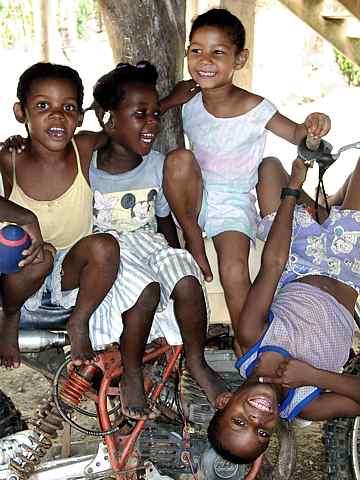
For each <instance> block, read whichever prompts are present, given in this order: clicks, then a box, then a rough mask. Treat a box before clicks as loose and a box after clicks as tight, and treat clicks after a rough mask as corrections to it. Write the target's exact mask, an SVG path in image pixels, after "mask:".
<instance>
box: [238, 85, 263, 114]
mask: <svg viewBox="0 0 360 480" xmlns="http://www.w3.org/2000/svg"><path fill="white" fill-rule="evenodd" d="M235 98H236V104H237V107H238V108H239V109H240V111H239V114H244V113H247V112H250V110H252V109H253V108H255V107H257V106H258V105H259V104H260V103H261V102H262V101H263V100H264V98H263V97H261V96H260V95H256V94H255V93H252V92H249V91H248V90H243V89H242V88H238V89H237V90H236V97H235Z"/></svg>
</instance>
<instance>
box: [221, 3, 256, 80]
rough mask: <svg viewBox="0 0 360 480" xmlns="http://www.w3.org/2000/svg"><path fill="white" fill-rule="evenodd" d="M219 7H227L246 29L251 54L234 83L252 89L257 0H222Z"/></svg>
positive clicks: (236, 75)
mask: <svg viewBox="0 0 360 480" xmlns="http://www.w3.org/2000/svg"><path fill="white" fill-rule="evenodd" d="M219 8H226V9H227V10H230V12H231V13H233V14H234V15H236V16H237V17H238V18H240V20H241V21H242V23H243V25H244V27H245V31H246V44H245V47H246V48H248V49H249V52H250V56H249V59H248V61H247V64H246V65H245V67H244V68H243V69H241V70H240V71H239V72H237V73H236V74H235V77H234V83H235V85H238V86H239V87H242V88H245V89H246V90H251V84H252V72H253V58H254V30H255V8H256V0H220V1H219Z"/></svg>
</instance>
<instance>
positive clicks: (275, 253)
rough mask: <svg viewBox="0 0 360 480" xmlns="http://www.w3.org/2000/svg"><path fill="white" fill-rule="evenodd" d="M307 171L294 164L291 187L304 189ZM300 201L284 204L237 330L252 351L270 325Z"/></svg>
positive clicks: (289, 200) (244, 347) (292, 199)
mask: <svg viewBox="0 0 360 480" xmlns="http://www.w3.org/2000/svg"><path fill="white" fill-rule="evenodd" d="M306 171H307V168H306V167H305V165H304V163H303V161H302V160H300V159H296V160H295V161H294V162H293V168H292V173H291V176H290V180H289V184H288V187H289V188H292V189H300V188H301V186H302V184H303V182H304V180H305V176H306ZM295 205H296V198H295V197H293V196H286V197H285V198H284V199H283V200H282V201H281V203H280V206H279V209H278V211H277V214H276V217H275V219H274V222H273V224H272V227H271V230H270V233H269V235H268V238H267V240H266V243H265V246H264V250H263V253H262V257H261V266H260V271H259V273H258V275H257V277H256V279H255V281H254V283H253V285H252V286H251V287H250V290H249V293H248V296H247V299H246V301H245V305H244V307H243V309H242V311H241V315H240V321H239V324H238V329H237V332H236V334H237V338H238V342H239V344H240V346H241V348H242V350H243V351H246V350H248V349H249V348H250V347H251V346H252V345H253V344H254V343H255V342H256V341H257V340H259V337H260V336H261V334H262V332H263V329H264V327H265V325H266V320H267V315H268V311H269V308H270V306H271V303H272V300H273V296H274V293H275V291H276V287H277V284H278V282H279V280H280V277H281V274H282V272H283V270H284V268H285V265H286V263H287V260H288V256H289V248H290V241H291V235H292V223H293V213H294V209H295Z"/></svg>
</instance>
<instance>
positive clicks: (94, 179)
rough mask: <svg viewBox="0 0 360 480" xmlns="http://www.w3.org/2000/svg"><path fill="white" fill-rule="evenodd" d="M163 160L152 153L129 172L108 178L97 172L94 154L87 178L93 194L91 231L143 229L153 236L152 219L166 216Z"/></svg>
mask: <svg viewBox="0 0 360 480" xmlns="http://www.w3.org/2000/svg"><path fill="white" fill-rule="evenodd" d="M164 158H165V156H164V155H163V154H161V153H159V152H156V151H152V152H150V153H149V155H146V156H145V157H143V161H142V162H141V164H140V165H139V166H138V167H136V168H134V169H133V170H130V171H129V172H125V173H120V174H111V173H108V172H105V171H103V170H100V169H98V168H97V152H94V154H93V158H92V160H91V166H90V174H89V175H90V185H91V188H92V190H93V191H94V228H95V231H106V230H116V231H118V232H130V231H134V230H137V229H138V228H146V229H151V230H153V231H154V232H156V229H157V224H156V216H158V217H167V216H168V215H169V213H170V207H169V205H168V203H167V200H166V198H165V195H164V193H163V189H162V180H163V165H164Z"/></svg>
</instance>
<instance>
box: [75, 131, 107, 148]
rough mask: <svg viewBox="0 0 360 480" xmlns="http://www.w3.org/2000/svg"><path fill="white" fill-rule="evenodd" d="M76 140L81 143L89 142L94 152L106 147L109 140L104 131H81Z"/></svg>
mask: <svg viewBox="0 0 360 480" xmlns="http://www.w3.org/2000/svg"><path fill="white" fill-rule="evenodd" d="M75 138H76V139H77V140H80V141H87V142H89V144H90V146H91V149H92V150H99V149H100V148H102V147H104V146H105V145H106V143H107V142H108V139H109V137H108V136H107V135H106V133H105V132H104V130H101V131H100V132H91V131H88V130H81V131H80V132H79V133H77V134H76V135H75Z"/></svg>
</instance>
